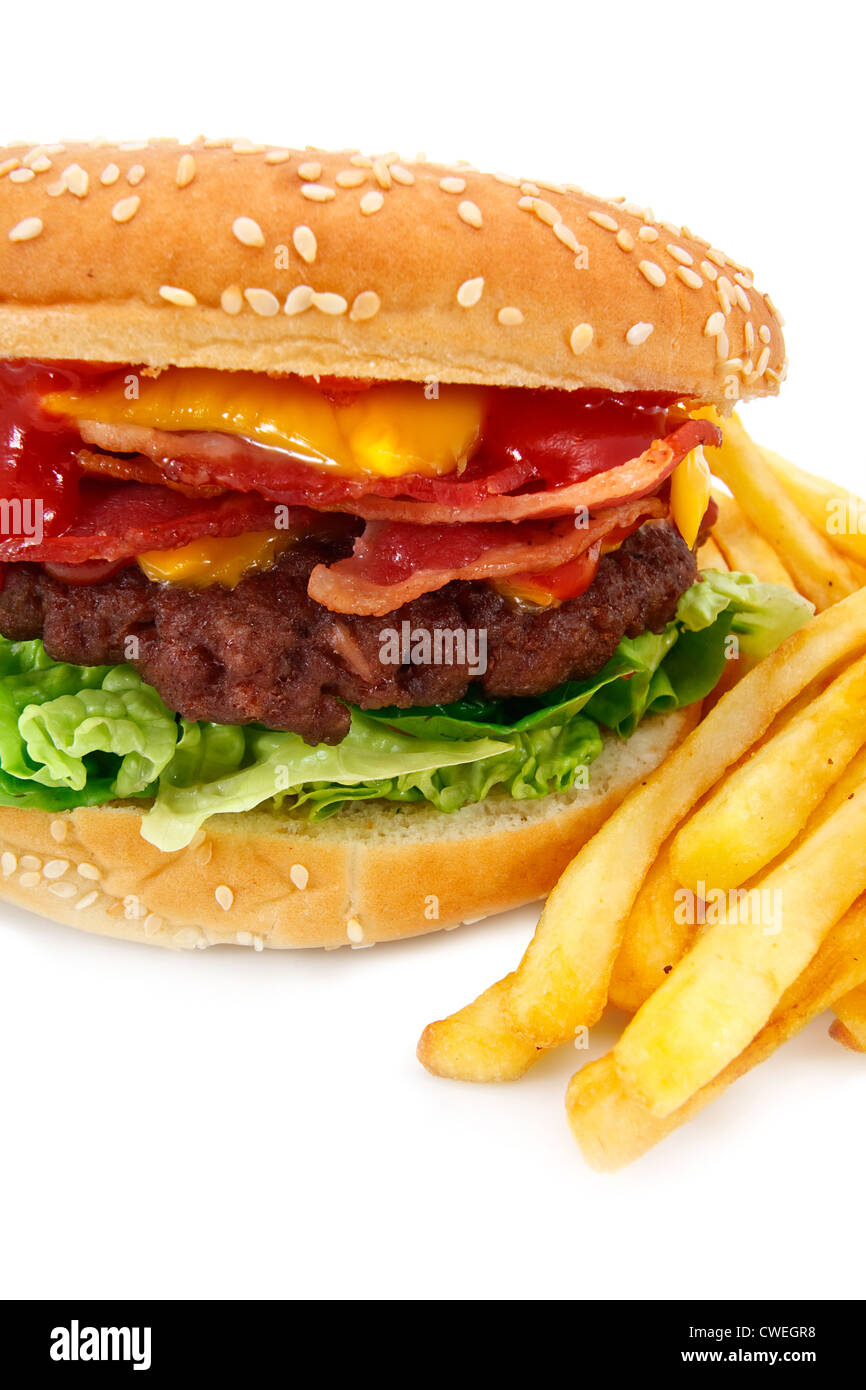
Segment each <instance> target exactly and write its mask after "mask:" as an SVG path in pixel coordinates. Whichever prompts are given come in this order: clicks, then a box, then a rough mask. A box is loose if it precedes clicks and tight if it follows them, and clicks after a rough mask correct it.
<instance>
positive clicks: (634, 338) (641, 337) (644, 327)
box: [625, 323, 655, 347]
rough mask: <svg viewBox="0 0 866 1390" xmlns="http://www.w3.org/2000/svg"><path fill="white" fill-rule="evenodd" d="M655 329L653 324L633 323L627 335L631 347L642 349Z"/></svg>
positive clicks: (626, 338)
mask: <svg viewBox="0 0 866 1390" xmlns="http://www.w3.org/2000/svg"><path fill="white" fill-rule="evenodd" d="M654 327H655V325H654V324H652V323H633V324H632V326H631V328H630V329H629V330H628V332H627V333H626V335H625V340H626V342H627V343H628V345H629V347H640V345H641V343H645V342H646V340H647V338H648V337H649V335H650V334H651V333H652V331H653V328H654Z"/></svg>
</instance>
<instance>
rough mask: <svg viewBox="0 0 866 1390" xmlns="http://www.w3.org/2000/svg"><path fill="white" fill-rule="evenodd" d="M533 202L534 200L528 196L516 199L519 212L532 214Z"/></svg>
mask: <svg viewBox="0 0 866 1390" xmlns="http://www.w3.org/2000/svg"><path fill="white" fill-rule="evenodd" d="M534 202H535V199H534V198H530V197H528V196H527V197H525V198H518V200H517V206H518V207H519V208H520V211H521V212H532V207H533V204H534Z"/></svg>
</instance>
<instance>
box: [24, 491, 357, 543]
mask: <svg viewBox="0 0 866 1390" xmlns="http://www.w3.org/2000/svg"><path fill="white" fill-rule="evenodd" d="M81 501H82V506H81V508H80V510H79V513H78V517H77V519H76V521H75V523H74V525H73V526H71V527H70V528H69V529H68V530H67V531H64V533H63V534H62V535H60V536H43V537H42V538H41V539H40V537H39V536H38V535H35V534H34V535H30V536H24V535H15V536H6V537H4V538H3V539H2V540H0V560H42V561H54V562H57V563H59V564H83V563H85V562H90V561H93V560H106V561H110V560H126V559H132V558H133V557H134V556H136V555H140V554H141V553H142V552H143V551H145V550H170V549H173V548H175V547H176V546H181V545H187V544H189V542H190V541H194V540H198V539H199V537H201V536H239V535H241V534H242V533H243V532H244V531H271V530H274V529H275V513H274V504H273V502H269V501H267V500H266V499H265V498H264V497H261V496H260V495H259V494H258V493H256V492H246V493H223V494H222V495H221V496H219V497H204V498H201V497H186V496H184V495H183V494H182V493H180V492H174V491H172V490H171V489H169V488H167V487H163V486H151V485H149V484H147V483H135V482H131V483H124V482H102V481H97V480H95V479H93V478H85V479H84V480H83V481H82V483H81ZM280 519H281V521H282V520H283V518H280ZM335 523H336V524H337V525H339V524H340V523H339V522H338V521H337V518H331V519H330V524H331V525H332V526H333V525H334V524H335ZM288 524H289V525H290V526H295V525H297V526H299V527H302V528H304V529H312V528H321V527H322V526H323V524H324V525H327V524H328V519H327V518H323V517H321V516H319V515H317V514H316V513H315V512H311V511H308V510H307V509H306V508H298V509H297V511H295V510H292V511H291V512H290V513H289V516H288ZM284 529H287V528H284Z"/></svg>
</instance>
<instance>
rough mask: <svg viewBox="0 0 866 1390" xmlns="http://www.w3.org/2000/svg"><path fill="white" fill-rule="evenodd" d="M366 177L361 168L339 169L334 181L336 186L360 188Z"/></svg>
mask: <svg viewBox="0 0 866 1390" xmlns="http://www.w3.org/2000/svg"><path fill="white" fill-rule="evenodd" d="M366 177H367V175H366V173H365V171H364V170H363V169H341V170H340V172H339V174H338V175H337V177H336V178H335V179H334V182H335V183H336V185H337V187H338V188H360V186H361V184H362V183H363V182H364V180H365V179H366Z"/></svg>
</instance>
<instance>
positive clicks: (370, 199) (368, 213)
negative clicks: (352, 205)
mask: <svg viewBox="0 0 866 1390" xmlns="http://www.w3.org/2000/svg"><path fill="white" fill-rule="evenodd" d="M384 201H385V197H384V194H382V193H380V192H379V190H378V188H373V189H371V190H370V192H369V193H365V194H364V195H363V196H362V198H361V201H360V203H359V204H358V206H359V207H360V209H361V211H362V213H363V214H364V216H365V217H372V215H373V213H374V212H378V211H379V209H380V207H381V206H382V204H383V203H384Z"/></svg>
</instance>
